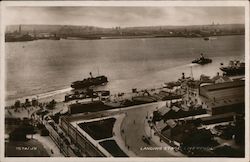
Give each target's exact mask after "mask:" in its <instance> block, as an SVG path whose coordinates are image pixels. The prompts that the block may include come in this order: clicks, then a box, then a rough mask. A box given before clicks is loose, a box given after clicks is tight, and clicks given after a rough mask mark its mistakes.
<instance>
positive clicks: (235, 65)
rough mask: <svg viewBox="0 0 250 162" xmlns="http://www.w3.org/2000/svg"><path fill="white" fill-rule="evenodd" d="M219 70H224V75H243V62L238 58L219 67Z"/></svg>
mask: <svg viewBox="0 0 250 162" xmlns="http://www.w3.org/2000/svg"><path fill="white" fill-rule="evenodd" d="M220 70H221V71H223V72H224V75H228V76H235V75H244V74H245V63H244V62H240V61H238V60H235V61H230V62H229V65H228V66H225V67H221V68H220Z"/></svg>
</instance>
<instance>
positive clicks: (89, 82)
mask: <svg viewBox="0 0 250 162" xmlns="http://www.w3.org/2000/svg"><path fill="white" fill-rule="evenodd" d="M90 76H91V77H89V78H86V79H83V80H80V81H75V82H73V83H72V84H71V87H72V88H74V89H84V88H89V87H91V86H98V85H103V84H105V83H107V82H108V78H107V77H106V76H104V75H101V76H97V77H93V76H92V73H91V72H90Z"/></svg>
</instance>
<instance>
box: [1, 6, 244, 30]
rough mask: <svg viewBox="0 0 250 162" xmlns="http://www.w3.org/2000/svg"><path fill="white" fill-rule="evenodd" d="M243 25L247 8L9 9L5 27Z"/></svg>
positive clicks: (6, 13) (65, 7) (85, 7)
mask: <svg viewBox="0 0 250 162" xmlns="http://www.w3.org/2000/svg"><path fill="white" fill-rule="evenodd" d="M212 22H214V23H216V24H217V23H219V24H244V7H226V6H225V7H172V6H169V7H104V6H101V7H96V6H92V7H87V6H84V7H78V6H76V7H68V6H63V7H20V6H19V7H16V6H15V7H7V8H6V12H5V23H6V25H17V24H49V25H88V26H99V27H115V26H120V27H130V26H158V25H205V24H211V23H212Z"/></svg>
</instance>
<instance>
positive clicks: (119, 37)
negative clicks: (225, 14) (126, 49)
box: [5, 33, 245, 43]
mask: <svg viewBox="0 0 250 162" xmlns="http://www.w3.org/2000/svg"><path fill="white" fill-rule="evenodd" d="M235 35H242V36H245V34H238V33H235V34H221V35H211V36H193V37H192V36H189V37H185V36H174V35H172V36H169V35H142V36H101V37H69V38H61V39H63V40H105V39H141V38H201V39H203V38H209V37H223V36H235ZM36 40H52V39H49V38H48V39H34V40H29V41H36ZM59 40H60V39H58V40H54V41H59ZM8 42H9V41H5V43H8ZM10 42H27V41H10Z"/></svg>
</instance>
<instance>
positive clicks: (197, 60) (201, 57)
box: [192, 53, 212, 65]
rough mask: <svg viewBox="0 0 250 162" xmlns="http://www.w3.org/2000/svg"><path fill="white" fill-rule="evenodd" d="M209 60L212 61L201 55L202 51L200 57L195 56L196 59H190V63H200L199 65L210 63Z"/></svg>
mask: <svg viewBox="0 0 250 162" xmlns="http://www.w3.org/2000/svg"><path fill="white" fill-rule="evenodd" d="M211 62H212V59H209V58H205V57H204V56H203V53H201V56H200V58H197V59H195V60H193V61H192V63H196V64H200V65H204V64H208V63H211Z"/></svg>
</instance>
